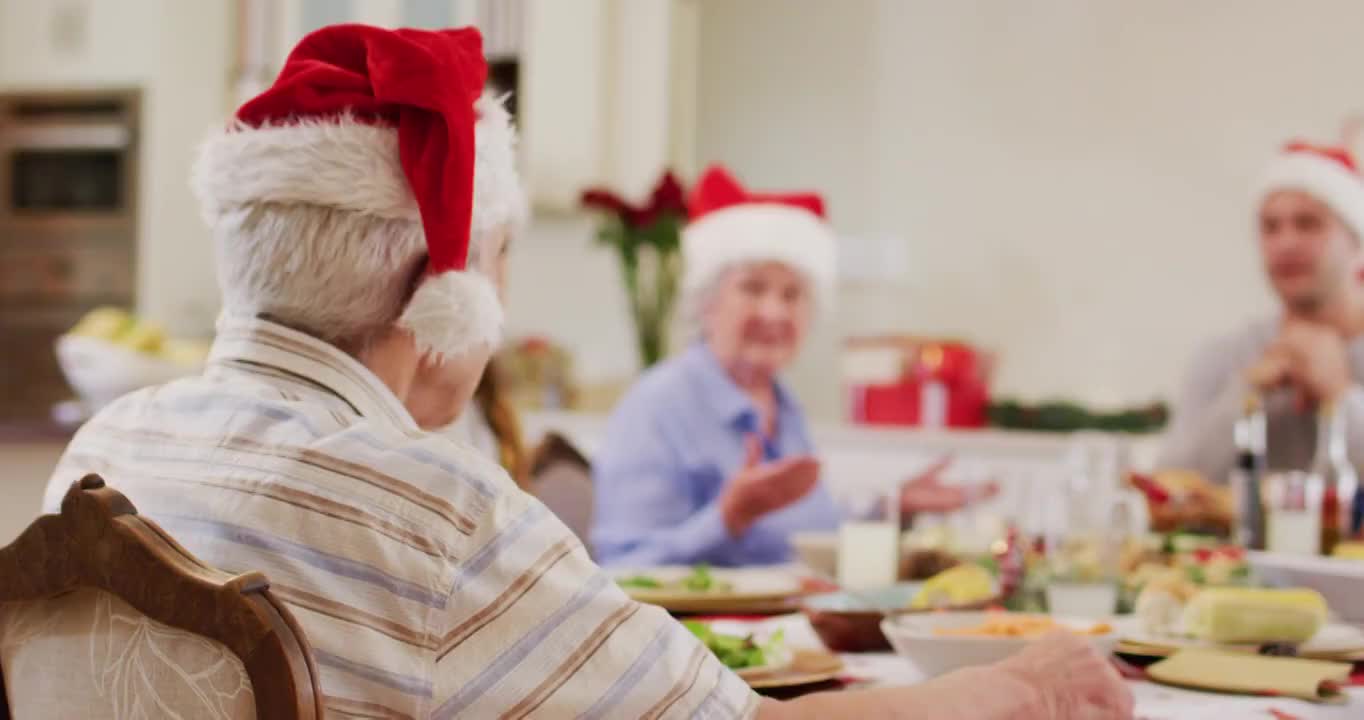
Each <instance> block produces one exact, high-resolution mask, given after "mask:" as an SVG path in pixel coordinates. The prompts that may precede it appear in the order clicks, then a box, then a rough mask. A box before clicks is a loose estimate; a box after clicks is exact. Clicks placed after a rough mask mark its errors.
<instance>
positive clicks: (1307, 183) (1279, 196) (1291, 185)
mask: <svg viewBox="0 0 1364 720" xmlns="http://www.w3.org/2000/svg"><path fill="white" fill-rule="evenodd" d="M1255 212H1256V218H1257V224H1258V228H1259V239H1260V255H1261V258H1262V259H1263V262H1264V268H1265V274H1266V275H1267V277H1268V279H1269V284H1270V286H1271V287H1272V288H1273V290H1274V293H1275V294H1276V295H1277V296H1278V298H1279V302H1280V306H1281V309H1280V311H1279V313H1278V314H1277V315H1276V316H1275V317H1271V318H1266V319H1263V320H1260V321H1257V322H1254V323H1251V324H1250V325H1248V326H1246V327H1243V328H1240V329H1238V330H1236V331H1235V332H1232V333H1230V334H1227V335H1226V336H1223V337H1220V338H1217V339H1215V340H1213V341H1212V342H1209V343H1208V344H1207V346H1206V347H1204V348H1203V349H1202V350H1201V351H1200V352H1199V354H1198V355H1197V357H1196V358H1195V360H1194V362H1193V365H1192V367H1191V368H1190V371H1189V374H1188V378H1187V380H1186V383H1185V387H1184V390H1183V393H1182V395H1181V396H1180V398H1179V400H1178V402H1177V404H1176V407H1175V413H1174V418H1173V422H1172V425H1171V428H1170V433H1169V436H1168V439H1167V442H1166V445H1165V448H1164V451H1163V454H1162V457H1161V465H1162V466H1163V467H1168V468H1181V469H1189V470H1197V471H1198V472H1200V473H1201V474H1202V475H1204V476H1205V477H1206V478H1207V479H1209V480H1212V481H1214V482H1224V481H1225V480H1226V478H1227V477H1228V476H1229V473H1230V472H1231V468H1232V465H1233V463H1234V461H1235V457H1236V449H1235V447H1234V440H1233V435H1234V432H1233V427H1234V425H1235V423H1236V420H1237V418H1238V417H1239V416H1240V415H1241V413H1242V412H1243V411H1244V407H1245V403H1246V402H1247V398H1248V397H1251V396H1253V395H1260V396H1262V397H1263V398H1264V403H1265V412H1266V416H1267V420H1268V433H1267V436H1268V458H1267V459H1268V464H1269V466H1270V467H1271V468H1284V469H1289V468H1299V469H1305V468H1307V467H1308V466H1309V465H1310V464H1311V462H1312V456H1313V451H1314V448H1315V445H1316V441H1315V437H1316V426H1317V419H1316V413H1315V412H1314V411H1315V410H1316V409H1318V408H1320V407H1321V406H1323V405H1324V404H1327V405H1330V406H1333V407H1336V408H1338V409H1340V410H1341V411H1342V412H1344V414H1345V417H1346V424H1347V427H1348V436H1349V454H1350V458H1351V460H1352V462H1353V463H1354V464H1356V465H1359V464H1360V463H1364V388H1361V381H1364V338H1362V337H1361V333H1364V286H1361V282H1360V279H1361V278H1360V272H1361V264H1360V263H1361V260H1364V254H1361V246H1360V240H1361V238H1364V178H1361V176H1360V173H1359V168H1358V165H1357V164H1356V162H1355V160H1354V157H1353V156H1352V155H1351V153H1350V151H1349V150H1348V149H1346V148H1344V147H1323V146H1316V145H1311V144H1308V143H1303V142H1295V143H1291V144H1289V145H1288V146H1286V147H1285V148H1284V150H1283V152H1282V153H1281V154H1280V155H1279V156H1278V157H1276V158H1275V159H1274V160H1273V161H1272V162H1271V163H1270V166H1269V167H1268V169H1267V170H1266V172H1265V174H1264V176H1263V177H1262V178H1261V180H1260V182H1259V184H1258V187H1257V192H1256V196H1255ZM1348 500H1349V499H1348V498H1346V501H1347V502H1348Z"/></svg>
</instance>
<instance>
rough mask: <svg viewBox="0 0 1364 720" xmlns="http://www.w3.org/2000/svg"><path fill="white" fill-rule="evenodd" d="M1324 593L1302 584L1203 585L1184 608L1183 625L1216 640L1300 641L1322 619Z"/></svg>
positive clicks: (1231, 641) (1254, 641)
mask: <svg viewBox="0 0 1364 720" xmlns="http://www.w3.org/2000/svg"><path fill="white" fill-rule="evenodd" d="M1326 612H1327V609H1326V599H1325V598H1323V597H1322V595H1321V593H1319V592H1317V591H1315V590H1309V589H1306V588H1291V589H1267V588H1207V589H1204V590H1202V591H1200V592H1199V593H1198V594H1197V595H1195V596H1194V597H1193V599H1192V600H1191V601H1190V602H1189V605H1188V607H1187V608H1185V610H1184V627H1185V631H1186V632H1187V633H1188V634H1189V635H1191V636H1193V637H1196V638H1199V639H1201V640H1208V641H1210V642H1218V643H1247V644H1249V643H1254V644H1263V643H1273V642H1287V643H1300V642H1305V641H1307V640H1308V639H1310V638H1311V637H1312V636H1313V635H1315V634H1316V633H1317V630H1319V629H1321V626H1322V625H1324V624H1325V623H1326Z"/></svg>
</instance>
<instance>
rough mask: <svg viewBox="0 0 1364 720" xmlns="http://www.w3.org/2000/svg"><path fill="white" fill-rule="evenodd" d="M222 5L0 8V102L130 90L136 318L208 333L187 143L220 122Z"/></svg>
mask: <svg viewBox="0 0 1364 720" xmlns="http://www.w3.org/2000/svg"><path fill="white" fill-rule="evenodd" d="M232 6H233V3H232V2H230V1H229V0H195V1H194V2H181V1H179V0H117V1H116V2H115V1H110V0H0V92H4V91H12V90H21V89H41V90H60V89H63V88H100V87H109V88H129V87H132V88H139V89H141V90H142V93H143V95H142V97H143V105H142V132H141V135H140V138H139V149H140V151H141V167H140V171H141V173H140V174H141V178H140V182H141V187H140V192H141V194H140V197H139V202H140V208H139V228H138V253H139V255H140V262H139V266H138V268H137V278H138V279H137V287H138V300H139V310H140V311H141V312H143V313H145V314H146V315H148V316H150V317H152V318H155V319H157V320H159V321H161V322H163V323H165V324H166V326H167V327H168V328H169V329H170V330H171V331H172V332H176V333H186V334H203V333H207V332H209V331H211V330H212V326H213V319H214V316H215V314H216V311H217V285H216V283H215V281H214V277H213V264H212V263H213V260H212V251H211V247H210V245H209V241H208V234H207V231H206V230H205V229H204V226H203V223H202V222H201V221H200V219H199V215H198V206H197V203H196V202H195V200H194V197H193V195H192V194H191V193H190V190H189V185H188V179H189V168H190V165H191V163H192V161H193V159H194V153H195V150H196V147H197V145H198V142H199V140H200V139H201V138H202V137H204V135H205V134H206V133H207V132H208V130H209V129H210V128H211V127H213V126H214V124H216V123H219V122H221V121H222V120H223V118H224V117H225V116H226V113H227V99H228V80H229V65H230V61H231V51H232V43H233V36H232V33H233V30H232V28H233V23H234V15H233V12H232Z"/></svg>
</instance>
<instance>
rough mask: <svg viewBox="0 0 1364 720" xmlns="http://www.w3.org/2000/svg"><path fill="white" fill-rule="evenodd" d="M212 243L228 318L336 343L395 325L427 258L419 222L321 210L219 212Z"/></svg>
mask: <svg viewBox="0 0 1364 720" xmlns="http://www.w3.org/2000/svg"><path fill="white" fill-rule="evenodd" d="M213 241H214V249H215V252H216V255H217V260H218V284H219V287H220V288H221V289H222V292H223V304H224V310H225V311H226V312H229V313H234V314H244V315H253V316H268V317H270V318H272V319H274V320H276V321H278V322H281V323H283V324H286V325H289V326H291V327H294V328H297V329H299V330H302V331H304V332H307V333H309V334H311V335H313V336H315V337H318V338H320V339H322V340H325V341H327V342H330V343H333V344H339V343H343V342H349V341H354V340H361V339H365V338H368V337H371V336H372V335H374V334H375V333H377V332H379V331H382V330H383V329H385V328H387V327H388V326H390V325H391V324H393V322H394V321H395V320H396V319H397V318H398V316H399V315H400V314H401V313H402V309H403V306H404V305H405V304H406V302H407V299H408V297H409V296H410V295H411V291H412V287H413V284H414V281H415V279H416V278H417V276H418V274H419V273H420V272H421V269H422V266H423V265H424V261H425V259H426V242H425V236H424V235H423V233H422V228H421V224H420V223H417V222H413V221H410V220H404V219H394V218H381V217H378V216H375V215H370V214H366V213H361V212H356V211H354V210H341V209H337V208H331V207H324V206H321V205H305V204H288V205H284V204H277V203H248V204H245V205H242V206H238V207H234V208H230V209H224V210H222V211H220V213H219V214H218V216H217V218H216V222H214V223H213Z"/></svg>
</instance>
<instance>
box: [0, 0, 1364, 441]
mask: <svg viewBox="0 0 1364 720" xmlns="http://www.w3.org/2000/svg"><path fill="white" fill-rule="evenodd" d="M616 1H617V0H594V3H595V4H593V7H594V8H597V9H598V10H599V11H603V12H604V11H606V10H611V9H613V8H615V2H616ZM286 4H291V5H299V6H300V7H301V5H300V0H290V2H289V3H286ZM233 6H234V3H232V2H230V1H229V0H196V2H193V3H185V2H176V1H175V0H119V1H118V2H112V1H108V0H41V1H33V0H0V90H6V89H16V88H33V87H52V86H81V87H88V86H108V87H126V86H130V85H131V86H138V87H141V88H143V90H144V93H145V108H144V109H145V115H144V118H143V122H144V128H143V134H142V147H143V150H144V154H143V158H142V162H143V167H142V170H143V173H142V183H143V186H142V190H143V192H142V196H141V202H142V213H141V214H142V226H141V228H140V237H139V244H140V248H141V252H142V259H143V263H142V265H141V267H140V268H139V289H140V297H141V305H142V307H141V309H142V310H143V311H144V312H145V313H147V314H149V315H151V316H153V317H156V318H157V319H160V320H162V321H163V322H165V323H167V324H168V325H169V326H170V327H171V328H172V330H175V331H179V332H197V331H203V330H205V329H207V328H208V327H209V326H210V324H211V321H212V317H213V312H214V310H215V309H216V295H217V293H216V287H215V284H214V281H213V274H212V258H211V252H210V247H209V243H208V239H207V237H206V232H205V231H204V229H203V228H202V225H201V224H200V222H199V219H198V215H197V208H196V204H195V202H194V200H193V198H192V196H191V194H190V192H189V189H188V186H187V184H186V177H187V174H188V168H189V166H190V163H191V162H192V159H193V155H194V150H195V145H196V143H197V141H198V139H199V138H200V137H202V136H203V134H204V133H205V132H206V131H207V130H208V129H209V128H210V127H211V126H213V125H214V124H215V123H216V122H218V121H220V120H221V118H222V117H224V116H225V115H226V113H227V112H228V110H229V102H228V99H227V98H228V94H229V89H228V87H227V84H228V82H229V77H230V70H231V61H230V57H231V52H232V47H233V42H234V40H233V32H232V28H233V26H234V23H235V14H234V10H233ZM380 6H383V7H384V8H387V11H388V14H390V15H392V14H394V12H395V11H394V8H397V7H400V6H399V5H398V4H397V3H395V2H393V0H384V2H382V3H378V4H368V3H367V4H364V5H362V6H361V7H364V8H367V9H370V10H375V9H376V8H380ZM403 7H405V6H403ZM532 7H534V4H533V5H532ZM649 7H650V8H652V9H651V10H649V11H648V12H646V11H645V10H641V9H638V8H636V9H634V10H632V11H630V12H624V13H620V14H619V17H621V18H629V17H631V13H633V14H634V15H639V16H641V21H642V22H645V23H655V24H656V22H657V21H658V20H659V15H658V13H659V12H662V10H661V9H660V8H661V7H662V5H660V4H659V3H658V2H656V1H654V0H651V4H650V5H649ZM678 8H681V10H679V9H678ZM1309 8H1310V12H1309V11H1308V9H1309ZM615 9H618V8H615ZM670 12H671V13H672V16H671V17H672V22H673V23H674V24H675V25H678V26H679V27H681V26H682V24H686V25H687V27H686V31H685V32H684V33H683V38H684V40H683V41H679V40H678V34H677V33H676V32H674V34H673V37H672V41H673V46H672V47H671V48H670V49H669V56H668V58H669V59H668V62H671V63H672V64H673V65H674V67H672V68H670V69H669V70H668V72H669V74H670V76H671V77H672V78H673V81H672V83H673V84H672V86H671V87H670V88H669V92H670V93H671V94H672V100H671V101H670V104H669V108H670V111H669V112H670V113H671V115H669V116H668V117H667V119H666V121H667V123H668V126H669V132H668V137H667V142H668V144H669V146H668V152H667V157H668V159H669V160H670V161H671V162H672V163H674V164H677V165H679V166H681V167H682V168H683V169H686V170H690V171H693V172H694V171H695V169H696V168H698V167H700V166H701V165H702V164H703V163H705V162H707V161H710V160H723V161H725V162H727V163H729V164H730V165H732V166H733V167H734V168H735V169H736V170H737V171H738V172H739V173H740V174H741V175H743V176H745V177H747V178H749V179H750V180H751V181H752V182H753V183H754V184H757V185H769V186H773V187H778V186H792V187H796V186H810V187H817V188H820V189H823V190H824V191H825V192H826V193H827V195H828V198H829V201H830V207H831V212H832V219H833V222H834V224H835V225H836V227H837V229H838V230H839V232H840V233H841V234H842V235H844V236H845V240H844V242H845V245H846V246H847V247H849V248H851V249H853V250H855V251H857V254H859V255H860V256H862V257H875V258H878V260H879V261H878V262H876V263H873V265H874V266H875V269H876V272H874V273H872V274H870V275H864V276H861V277H859V278H856V279H852V280H849V281H847V282H845V287H844V289H843V291H842V293H841V297H840V298H839V303H838V306H837V308H836V310H835V311H834V314H833V315H832V317H830V318H826V319H825V321H824V322H822V323H821V325H820V327H819V329H818V330H817V331H816V333H815V336H814V337H813V338H812V341H811V349H810V351H809V352H807V353H806V357H805V358H804V359H803V360H802V362H801V364H800V366H799V367H798V368H797V369H796V371H795V372H794V373H793V379H794V381H795V383H796V385H797V388H798V390H799V392H800V394H801V396H802V397H803V398H804V399H805V401H806V403H807V404H808V405H810V406H811V409H812V410H813V411H814V412H815V414H816V415H819V416H822V417H825V418H833V417H837V416H838V415H839V413H840V410H841V403H840V396H839V392H838V388H837V386H836V384H835V383H834V382H832V381H831V378H833V377H835V376H836V368H837V352H836V348H837V344H838V341H839V339H840V337H841V336H842V335H844V334H848V333H861V332H877V331H883V330H906V331H916V332H940V333H948V334H954V335H961V336H964V337H967V338H971V339H975V340H977V341H980V342H982V343H984V344H986V345H988V346H990V347H992V348H994V349H996V350H998V351H1000V352H1001V353H1002V357H1003V364H1002V367H1001V373H1000V376H999V380H998V383H997V387H998V389H999V390H1000V391H1002V392H1006V393H1020V394H1024V395H1027V396H1031V397H1039V396H1047V395H1068V396H1074V397H1077V398H1080V399H1084V400H1088V401H1091V402H1100V403H1118V402H1135V401H1142V400H1146V399H1149V398H1151V397H1153V396H1156V395H1161V394H1167V393H1168V392H1169V391H1170V390H1171V389H1172V388H1173V387H1174V385H1175V384H1176V382H1177V378H1178V376H1179V374H1180V370H1181V367H1182V365H1183V363H1184V361H1185V359H1186V358H1187V356H1188V353H1189V352H1190V350H1191V349H1192V347H1193V345H1194V344H1195V343H1196V342H1197V341H1198V340H1199V339H1200V338H1202V337H1205V336H1206V335H1207V334H1208V333H1211V332H1215V331H1216V330H1217V329H1219V328H1222V327H1225V326H1228V325H1231V324H1233V323H1235V322H1237V321H1239V320H1241V319H1244V318H1246V317H1249V316H1252V315H1255V314H1257V313H1261V312H1264V311H1265V310H1266V309H1267V308H1269V307H1270V303H1269V302H1268V299H1267V297H1266V294H1265V293H1264V291H1263V288H1262V285H1261V282H1260V279H1259V277H1258V274H1257V273H1258V270H1257V267H1256V263H1255V257H1254V253H1253V245H1252V241H1251V239H1250V237H1249V224H1248V222H1247V221H1248V214H1247V208H1246V204H1245V202H1244V197H1245V192H1244V191H1245V188H1246V186H1247V185H1248V183H1249V179H1250V178H1251V176H1252V175H1253V174H1254V172H1255V171H1256V169H1257V168H1258V167H1259V165H1260V163H1261V161H1262V160H1263V159H1264V158H1265V157H1266V155H1267V154H1268V153H1269V152H1271V151H1272V150H1273V148H1274V147H1275V146H1277V144H1278V143H1279V142H1280V141H1281V140H1283V139H1284V138H1286V137H1288V136H1290V135H1293V134H1296V133H1305V134H1308V135H1311V136H1314V137H1319V138H1322V139H1330V138H1331V137H1332V135H1333V134H1334V132H1335V129H1336V121H1337V119H1338V118H1339V117H1340V116H1341V115H1342V114H1343V113H1344V112H1346V111H1348V110H1353V109H1364V84H1362V83H1360V82H1359V81H1358V77H1357V76H1358V72H1357V70H1356V68H1358V67H1361V66H1364V45H1361V44H1360V43H1359V42H1358V41H1357V38H1356V37H1355V36H1356V34H1357V33H1356V32H1355V30H1354V28H1357V27H1360V26H1361V23H1364V4H1360V3H1357V2H1351V1H1350V0H1313V1H1312V2H1310V3H1307V4H1306V5H1302V4H1298V5H1292V6H1290V5H1289V4H1285V3H1281V2H1276V1H1274V0H1244V1H1233V0H1212V1H1209V2H1203V3H1185V2H1179V1H1178V0H1150V1H1149V2H1145V3H1140V4H1139V5H1138V4H1131V3H1089V2H1082V1H1081V0H1036V1H1035V2H1030V3H1027V4H1019V3H1009V2H1003V1H1002V0H959V1H958V2H954V3H938V2H929V1H928V0H844V1H843V2H839V3H829V2H823V1H821V0H745V1H744V2H729V1H727V0H679V1H678V2H677V3H674V7H673V9H672V10H671V11H670ZM73 17H74V18H76V20H73V19H72V18H73ZM81 17H83V18H84V19H83V21H80V20H79V18H81ZM528 22H530V23H531V25H534V20H533V18H532V19H531V20H529V21H528ZM542 29H544V28H542ZM286 30H287V31H288V32H290V33H292V32H293V31H295V30H301V28H293V29H292V30H290V29H288V28H286ZM601 32H602V33H604V34H606V35H611V34H614V35H611V36H613V37H614V36H616V35H619V36H622V37H628V36H629V33H630V28H626V27H619V26H616V25H610V26H608V27H605V28H603V29H601ZM606 35H604V36H606ZM687 38H691V39H690V40H688V39H687ZM693 42H694V43H696V44H697V45H696V48H695V50H694V51H693V50H690V49H689V47H688V45H689V43H693ZM621 47H623V48H625V49H626V50H628V49H629V47H630V46H629V45H628V44H625V45H622V46H621ZM620 55H630V53H629V52H622V53H621V54H620ZM620 55H618V56H616V57H613V58H612V59H611V62H613V63H627V62H629V61H630V57H621V56H620ZM660 57H661V56H659V55H657V54H656V53H655V54H652V55H650V56H649V62H650V63H652V64H653V65H652V67H657V66H658V63H659V62H660ZM589 65H590V63H589ZM683 65H685V66H686V67H682V66H683ZM693 66H694V67H693ZM692 71H694V72H692ZM634 74H638V73H633V74H632V73H631V72H624V71H621V72H617V73H615V74H614V75H611V76H610V77H605V78H598V79H597V80H595V81H593V82H588V79H584V80H583V82H584V83H586V85H587V87H588V88H589V89H591V92H587V93H585V94H584V95H583V96H582V102H598V103H603V104H605V106H604V107H603V108H602V110H601V115H600V116H599V117H603V118H605V117H608V116H611V117H615V118H617V119H616V120H612V121H611V122H618V120H619V118H620V117H621V116H622V115H623V114H624V113H622V112H620V111H621V108H622V107H628V106H629V98H628V97H625V96H620V97H616V96H612V95H611V94H610V93H608V92H607V90H608V89H609V88H610V86H611V84H612V83H621V82H627V81H628V78H631V77H633V75H634ZM654 74H658V73H654ZM594 83H595V84H594ZM558 84H559V85H563V80H562V79H561V80H560V81H558ZM593 88H595V89H593ZM552 97H554V98H558V100H557V101H563V99H564V95H563V93H562V92H560V93H558V94H555V95H553V96H552ZM612 97H614V99H612ZM594 98H595V100H594ZM542 102H543V101H542ZM641 102H643V99H642V100H641ZM526 107H527V111H528V112H529V113H534V112H535V104H534V99H533V98H528V99H527V105H526ZM659 107H660V102H659V98H656V97H652V96H649V98H648V103H647V108H646V109H645V110H642V111H641V112H644V113H645V114H647V115H648V116H650V117H657V114H658V109H659ZM592 116H593V114H592V113H580V114H579V115H578V116H577V117H578V118H579V119H581V118H583V117H592ZM609 124H610V123H607V121H606V120H602V126H601V127H598V128H597V131H598V132H606V131H607V129H608V128H607V125H609ZM566 132H568V131H566ZM584 132H585V131H584ZM642 132H645V130H643V129H639V128H636V129H634V130H629V132H626V131H625V130H621V131H620V132H619V133H617V132H614V131H613V132H611V133H610V134H611V137H614V138H616V140H621V139H622V138H626V139H634V140H639V137H638V136H640V133H642ZM568 135H569V136H570V137H571V135H572V132H568ZM556 137H557V136H556ZM608 140H611V138H608ZM611 141H613V142H614V141H615V140H611ZM641 142H642V141H641ZM648 145H649V146H650V147H653V148H657V147H658V146H659V143H658V142H656V141H654V140H650V141H649V142H648ZM564 147H569V146H563V147H560V148H559V149H558V150H552V151H550V152H561V151H563V149H564ZM528 149H530V150H534V148H528ZM632 155H633V153H630V152H626V151H621V152H617V153H615V154H608V155H607V156H606V162H607V163H608V164H609V165H611V166H612V168H613V169H614V170H615V171H616V172H617V174H618V175H621V176H623V177H625V178H626V179H627V180H629V181H630V183H631V184H638V182H637V181H639V179H640V178H643V177H644V174H643V171H642V170H640V169H639V168H638V167H636V165H637V163H635V164H632V165H631V166H630V167H629V168H623V167H615V166H617V165H620V164H621V162H622V161H628V160H629V159H630V158H631V157H632ZM591 233H592V223H591V221H590V219H588V218H584V217H581V216H579V215H576V214H573V213H552V214H549V215H545V216H542V217H540V218H537V221H536V222H535V223H534V224H533V225H532V227H531V229H530V232H529V233H528V235H527V236H526V237H524V238H521V239H520V240H519V241H518V242H517V244H516V245H515V247H514V248H513V251H512V268H513V278H512V281H513V286H512V289H511V294H510V308H509V310H510V318H511V320H510V322H511V326H512V328H511V329H512V331H513V332H514V333H518V334H519V333H532V332H533V333H543V334H548V335H550V336H552V337H554V338H556V339H559V340H561V341H565V342H567V343H568V344H569V345H570V347H571V348H572V349H573V350H574V352H575V354H576V355H577V359H578V364H579V369H580V372H581V374H582V375H584V376H585V377H586V378H587V379H588V380H590V381H593V382H597V381H602V380H606V379H609V378H612V377H619V376H628V375H629V374H630V373H631V372H633V369H634V366H635V361H634V349H633V346H632V343H631V340H630V337H631V334H630V328H629V325H628V319H627V317H626V313H625V306H624V303H623V297H622V291H621V289H620V285H619V280H618V271H617V269H616V267H615V264H614V260H613V258H612V257H611V256H610V254H609V253H608V252H606V251H605V250H604V249H600V248H597V247H594V246H593V243H592V236H591Z"/></svg>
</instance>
